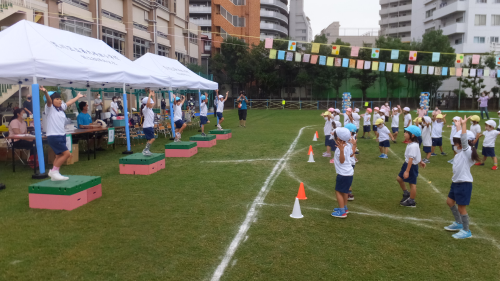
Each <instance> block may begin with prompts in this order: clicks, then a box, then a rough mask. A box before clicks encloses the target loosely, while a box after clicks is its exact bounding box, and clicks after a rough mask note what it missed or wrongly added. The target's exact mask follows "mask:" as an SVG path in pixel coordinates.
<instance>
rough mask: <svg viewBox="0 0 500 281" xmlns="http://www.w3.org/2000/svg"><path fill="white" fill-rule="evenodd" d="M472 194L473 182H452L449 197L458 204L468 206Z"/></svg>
mask: <svg viewBox="0 0 500 281" xmlns="http://www.w3.org/2000/svg"><path fill="white" fill-rule="evenodd" d="M471 196H472V182H454V183H452V184H451V187H450V193H448V198H450V199H452V200H453V201H455V202H457V204H458V205H464V206H468V205H469V204H470V198H471Z"/></svg>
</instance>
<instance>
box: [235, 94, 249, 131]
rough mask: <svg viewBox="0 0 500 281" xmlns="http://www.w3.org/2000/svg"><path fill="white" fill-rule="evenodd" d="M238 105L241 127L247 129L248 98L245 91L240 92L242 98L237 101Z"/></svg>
mask: <svg viewBox="0 0 500 281" xmlns="http://www.w3.org/2000/svg"><path fill="white" fill-rule="evenodd" d="M236 101H237V102H239V103H238V116H239V118H240V127H243V128H246V127H247V126H246V123H247V102H248V100H247V97H246V96H245V91H241V92H240V96H239V97H238V99H237V100H236Z"/></svg>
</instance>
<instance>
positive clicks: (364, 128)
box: [363, 125, 372, 133]
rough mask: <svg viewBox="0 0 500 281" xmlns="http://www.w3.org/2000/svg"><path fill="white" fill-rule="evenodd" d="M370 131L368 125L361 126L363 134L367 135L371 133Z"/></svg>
mask: <svg viewBox="0 0 500 281" xmlns="http://www.w3.org/2000/svg"><path fill="white" fill-rule="evenodd" d="M371 131H372V129H371V128H370V125H365V126H363V132H365V133H369V132H371Z"/></svg>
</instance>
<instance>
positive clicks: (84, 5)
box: [63, 0, 89, 11]
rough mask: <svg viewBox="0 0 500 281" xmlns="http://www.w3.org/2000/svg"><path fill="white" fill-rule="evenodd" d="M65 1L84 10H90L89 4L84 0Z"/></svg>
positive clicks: (64, 0)
mask: <svg viewBox="0 0 500 281" xmlns="http://www.w3.org/2000/svg"><path fill="white" fill-rule="evenodd" d="M63 2H65V3H68V4H70V5H73V6H76V7H78V8H82V9H84V10H87V11H88V10H89V4H88V3H85V2H84V1H82V0H63Z"/></svg>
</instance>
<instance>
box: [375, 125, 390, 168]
mask: <svg viewBox="0 0 500 281" xmlns="http://www.w3.org/2000/svg"><path fill="white" fill-rule="evenodd" d="M384 122H385V121H384V119H382V118H379V119H378V120H377V121H376V122H375V125H377V132H378V139H377V141H378V147H379V149H380V153H381V154H380V156H379V157H378V158H382V159H389V156H388V155H387V152H388V151H389V147H391V143H390V142H389V140H393V141H394V137H393V136H392V134H391V131H389V129H387V127H386V126H385V125H384ZM389 137H390V138H389Z"/></svg>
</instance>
